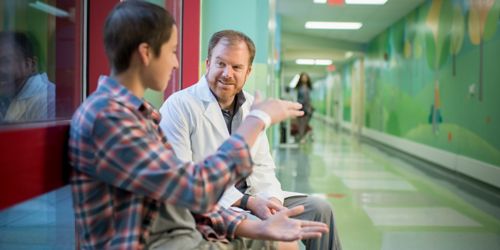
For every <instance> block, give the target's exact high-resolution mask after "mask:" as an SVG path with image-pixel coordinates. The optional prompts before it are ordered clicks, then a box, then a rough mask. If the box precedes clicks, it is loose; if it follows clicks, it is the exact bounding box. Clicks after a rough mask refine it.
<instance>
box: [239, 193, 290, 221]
mask: <svg viewBox="0 0 500 250" xmlns="http://www.w3.org/2000/svg"><path fill="white" fill-rule="evenodd" d="M247 209H248V210H250V211H251V212H252V214H254V215H256V216H257V217H259V218H260V219H262V220H265V219H267V218H269V217H270V216H271V215H273V214H275V213H276V212H279V211H282V210H284V209H287V208H286V207H284V206H282V205H281V203H280V202H279V201H278V200H276V199H274V198H270V199H267V200H266V199H262V198H259V197H257V196H255V197H251V198H250V199H249V200H248V204H247Z"/></svg>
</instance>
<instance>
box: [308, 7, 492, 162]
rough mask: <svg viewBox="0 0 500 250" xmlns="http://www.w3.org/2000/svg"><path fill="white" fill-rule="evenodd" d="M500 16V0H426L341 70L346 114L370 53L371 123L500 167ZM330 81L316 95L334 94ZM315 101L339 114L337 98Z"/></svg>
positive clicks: (346, 117) (347, 118) (348, 117)
mask: <svg viewBox="0 0 500 250" xmlns="http://www.w3.org/2000/svg"><path fill="white" fill-rule="evenodd" d="M499 22H500V0H433V1H430V0H429V1H427V2H425V3H424V4H422V5H421V6H420V7H419V8H417V9H416V10H414V11H412V12H411V13H409V14H408V15H406V16H405V17H404V18H403V19H401V20H400V21H399V22H397V23H395V24H393V25H392V26H391V27H389V28H388V29H387V30H386V31H385V32H383V33H381V34H379V35H378V36H377V37H376V38H375V39H373V40H372V41H371V42H370V43H369V44H368V47H367V51H366V53H365V55H364V58H362V59H359V58H358V59H355V60H354V61H352V62H351V63H348V64H346V65H343V66H342V67H339V68H340V69H339V70H338V71H337V72H335V74H337V75H339V76H340V78H341V83H342V90H341V91H342V93H343V101H342V108H343V121H344V122H352V110H351V109H352V103H353V102H352V100H353V93H352V90H353V79H352V78H353V71H354V67H355V65H356V62H357V61H359V60H364V70H363V73H364V78H365V79H364V81H365V104H364V126H365V127H366V128H369V129H373V130H376V131H379V132H383V133H386V134H389V135H393V136H397V137H399V138H402V139H406V140H409V141H413V142H417V143H421V144H424V145H428V146H431V147H434V148H438V149H442V150H445V151H447V152H450V153H455V154H458V155H464V156H466V157H469V158H472V159H476V160H479V161H482V162H485V163H489V164H492V165H495V166H497V167H500V132H499V131H500V98H499V95H500V66H499V65H500V64H499V62H500V26H499V25H498V24H499ZM323 85H325V84H324V83H323V82H321V81H319V82H318V83H317V84H316V85H315V87H317V88H316V90H315V92H316V97H317V96H328V95H333V92H334V91H335V90H334V89H333V88H325V86H323ZM337 91H338V90H337ZM321 99H325V97H323V98H321ZM326 99H328V98H326ZM315 105H316V109H317V110H318V111H320V112H319V113H321V114H323V115H327V116H330V117H333V116H335V114H334V113H331V112H330V113H328V114H327V113H326V112H324V111H325V110H327V109H326V108H325V106H328V105H330V106H333V105H335V104H334V103H333V102H332V103H321V102H316V103H315ZM331 110H335V109H331Z"/></svg>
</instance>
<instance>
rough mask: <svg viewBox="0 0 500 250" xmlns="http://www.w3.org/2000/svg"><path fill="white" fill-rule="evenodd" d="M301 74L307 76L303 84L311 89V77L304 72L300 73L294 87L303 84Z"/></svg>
mask: <svg viewBox="0 0 500 250" xmlns="http://www.w3.org/2000/svg"><path fill="white" fill-rule="evenodd" d="M302 76H307V81H306V82H305V84H306V85H307V88H309V89H312V83H311V77H309V75H308V74H307V73H306V72H302V73H300V77H299V83H298V84H297V86H295V88H296V89H298V88H300V86H302V84H304V83H303V82H302Z"/></svg>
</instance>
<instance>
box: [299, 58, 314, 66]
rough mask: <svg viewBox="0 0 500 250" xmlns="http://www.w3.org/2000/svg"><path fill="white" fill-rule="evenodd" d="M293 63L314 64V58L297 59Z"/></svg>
mask: <svg viewBox="0 0 500 250" xmlns="http://www.w3.org/2000/svg"><path fill="white" fill-rule="evenodd" d="M295 63H296V64H300V65H314V59H297V60H295Z"/></svg>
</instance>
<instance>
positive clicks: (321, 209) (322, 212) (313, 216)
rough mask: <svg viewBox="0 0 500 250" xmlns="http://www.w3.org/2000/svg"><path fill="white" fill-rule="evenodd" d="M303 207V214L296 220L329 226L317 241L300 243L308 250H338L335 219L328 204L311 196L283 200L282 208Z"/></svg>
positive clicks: (338, 241)
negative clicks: (316, 222) (326, 231)
mask: <svg viewBox="0 0 500 250" xmlns="http://www.w3.org/2000/svg"><path fill="white" fill-rule="evenodd" d="M299 205H303V206H304V208H305V209H304V212H303V213H302V214H299V215H298V216H295V217H294V218H296V219H301V220H312V221H319V222H323V223H326V224H327V225H328V226H329V232H328V233H326V234H324V235H323V236H321V238H319V239H310V240H303V241H302V242H303V243H304V245H305V246H306V249H308V250H331V249H334V250H340V249H342V246H341V245H340V239H339V237H338V233H337V227H336V226H335V218H334V216H333V211H332V208H331V207H330V204H328V202H326V201H325V200H323V199H320V198H316V197H312V196H307V197H304V196H297V197H289V198H286V199H285V204H284V206H285V207H287V208H292V207H296V206H299Z"/></svg>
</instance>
